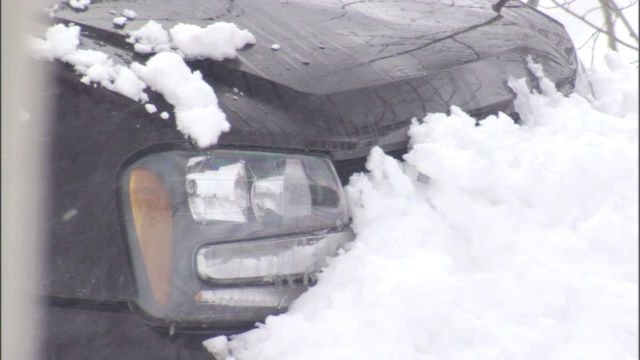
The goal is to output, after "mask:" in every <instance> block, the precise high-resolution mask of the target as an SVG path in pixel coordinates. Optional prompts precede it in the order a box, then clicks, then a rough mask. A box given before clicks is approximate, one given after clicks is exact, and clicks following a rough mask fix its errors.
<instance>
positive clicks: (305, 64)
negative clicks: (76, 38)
mask: <svg viewBox="0 0 640 360" xmlns="http://www.w3.org/2000/svg"><path fill="white" fill-rule="evenodd" d="M493 2H494V1H483V0H466V1H453V0H452V1H439V0H438V1H435V0H433V1H422V2H398V1H370V2H366V1H365V2H348V1H346V0H327V1H311V0H302V1H285V0H282V1H277V0H235V1H202V0H188V1H179V2H165V1H160V0H148V1H140V0H134V1H131V0H128V1H127V0H125V1H108V2H107V1H104V2H94V3H92V4H91V5H90V7H89V10H87V11H80V12H79V11H75V10H73V9H71V8H65V9H62V10H60V11H58V12H57V14H56V16H57V17H58V18H59V19H64V20H67V21H72V22H74V23H76V24H78V25H80V26H81V27H82V29H83V30H84V31H85V32H84V34H85V38H84V39H83V46H86V47H89V48H96V49H98V50H100V51H103V52H107V53H110V54H112V55H115V57H116V58H119V59H122V61H123V62H125V63H126V62H129V61H140V62H144V61H145V58H144V57H140V56H138V55H137V54H134V53H133V52H132V46H131V44H129V43H127V42H126V41H125V39H126V37H127V36H128V35H127V31H128V30H135V29H138V28H140V27H142V26H143V25H144V24H146V22H147V21H148V20H155V21H157V22H159V23H160V24H162V25H163V26H164V28H165V29H166V30H168V29H170V28H171V27H173V26H174V25H175V24H178V23H188V24H196V25H200V26H207V25H210V24H212V23H213V22H216V21H226V22H232V23H235V24H236V25H238V26H239V27H240V28H243V29H248V30H249V31H250V32H251V33H253V34H254V35H255V37H256V39H257V43H256V44H255V45H253V46H249V47H247V48H245V49H244V50H243V51H240V53H239V55H238V58H237V59H234V60H227V61H223V62H215V61H210V60H203V61H195V62H191V63H190V65H191V67H192V68H194V69H198V70H200V71H201V72H202V73H203V75H204V77H205V80H207V81H208V82H209V83H210V84H211V85H212V87H213V88H214V89H215V91H216V94H217V95H218V98H219V99H220V102H221V107H222V108H223V110H224V111H225V113H226V114H227V116H228V118H229V121H230V123H231V125H232V131H231V132H230V133H228V134H225V135H223V136H222V137H221V139H220V143H221V144H234V145H259V146H266V147H274V146H275V147H287V148H304V149H316V150H327V151H332V152H338V153H339V152H343V151H347V152H353V151H356V150H361V149H365V148H366V149H368V148H370V147H371V146H374V145H379V146H383V147H386V148H392V147H395V148H399V147H401V146H406V140H407V138H406V126H407V125H408V123H409V120H410V119H411V118H413V117H418V118H421V117H423V116H424V115H426V113H428V112H438V111H444V112H446V111H448V110H449V108H450V106H451V105H456V106H460V107H461V108H463V110H466V111H468V112H470V113H472V114H473V115H477V116H480V117H481V116H485V115H487V114H489V113H492V112H493V113H495V112H497V111H499V110H500V111H507V112H512V111H513V109H512V108H511V107H510V105H509V103H510V100H511V99H512V97H513V96H512V94H511V93H510V91H509V89H508V88H507V86H506V80H507V77H508V76H519V77H525V76H528V75H529V74H527V72H526V67H525V66H524V61H523V58H524V57H525V55H526V54H534V57H538V58H544V59H543V60H542V61H541V62H543V64H544V65H545V69H546V70H547V72H548V73H549V76H550V77H551V78H552V80H553V81H555V82H556V83H558V84H560V85H562V83H566V82H570V78H571V77H572V76H573V75H575V65H576V64H575V53H574V51H573V46H572V44H571V42H570V40H569V38H568V36H567V35H566V33H565V32H564V29H563V28H562V26H561V25H559V24H558V23H556V22H554V21H551V20H550V19H549V18H547V17H545V16H543V15H541V14H540V13H538V12H537V11H535V10H533V9H532V8H529V7H527V6H525V5H524V4H521V3H520V2H518V1H512V2H510V3H508V4H507V6H506V7H505V8H504V9H503V10H502V12H501V14H498V13H496V12H495V11H493V10H492V8H491V5H492V4H493ZM124 9H130V10H134V11H135V12H136V13H137V15H138V18H137V19H136V20H135V21H132V22H130V23H129V24H128V25H127V26H126V28H124V29H122V28H117V27H115V26H114V25H113V24H112V20H113V18H114V17H115V16H116V15H114V14H119V13H120V12H121V11H122V10H124ZM425 14H426V16H425ZM273 44H279V45H280V46H281V48H280V50H279V51H274V50H272V49H271V46H272V45H273ZM565 90H566V89H565ZM239 94H240V95H239ZM403 144H404V145H403ZM359 153H360V152H359ZM345 156H347V157H348V156H349V155H343V156H342V157H345Z"/></svg>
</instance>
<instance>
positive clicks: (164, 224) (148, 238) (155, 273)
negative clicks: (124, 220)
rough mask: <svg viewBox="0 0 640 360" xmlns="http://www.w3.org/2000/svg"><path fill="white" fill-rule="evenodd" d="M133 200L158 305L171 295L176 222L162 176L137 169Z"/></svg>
mask: <svg viewBox="0 0 640 360" xmlns="http://www.w3.org/2000/svg"><path fill="white" fill-rule="evenodd" d="M129 197H130V199H131V210H132V214H133V221H134V224H135V230H136V235H137V237H138V244H139V245H140V251H141V253H142V258H143V261H144V267H145V270H146V273H147V277H148V279H149V284H150V285H151V291H152V292H153V297H154V298H155V300H156V302H157V303H158V304H159V305H161V306H165V305H167V304H168V303H169V299H170V296H171V271H172V260H171V259H172V254H173V235H172V234H173V222H172V212H171V201H170V199H169V195H168V194H167V191H166V190H165V188H164V185H163V184H162V181H161V180H160V178H158V176H156V175H155V174H154V173H152V172H151V171H149V170H146V169H143V168H137V169H135V170H133V171H132V172H131V178H130V182H129Z"/></svg>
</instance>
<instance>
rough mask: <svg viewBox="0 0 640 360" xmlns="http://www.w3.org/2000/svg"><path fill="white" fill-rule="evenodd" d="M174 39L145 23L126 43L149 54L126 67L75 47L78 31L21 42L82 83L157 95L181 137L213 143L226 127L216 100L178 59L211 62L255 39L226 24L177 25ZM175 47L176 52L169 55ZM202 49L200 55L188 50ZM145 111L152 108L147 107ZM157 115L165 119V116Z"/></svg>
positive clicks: (61, 30)
mask: <svg viewBox="0 0 640 360" xmlns="http://www.w3.org/2000/svg"><path fill="white" fill-rule="evenodd" d="M123 15H125V16H122V17H116V18H115V19H113V22H114V24H118V25H125V24H126V22H127V21H128V19H130V18H135V17H136V16H137V15H136V14H135V12H133V11H131V10H124V11H123ZM171 32H172V36H173V37H174V38H175V39H174V40H175V41H176V44H175V46H173V45H172V42H171V39H170V36H169V33H168V32H166V31H165V30H164V29H163V28H162V25H160V24H159V23H157V22H155V21H153V20H150V21H149V22H148V23H147V24H145V25H144V26H143V27H142V28H141V29H139V30H136V31H131V32H130V33H129V34H130V38H129V41H130V42H132V43H134V44H135V45H134V46H135V50H136V51H138V52H141V53H154V52H157V53H158V54H156V55H153V56H152V57H151V58H149V60H148V61H147V63H146V64H145V65H141V64H139V63H132V64H131V65H130V67H129V66H126V65H120V64H116V63H115V62H114V61H113V59H111V58H110V57H109V56H108V55H107V54H106V53H103V52H100V51H96V50H85V49H78V46H79V45H80V27H79V26H77V25H68V26H65V25H64V24H57V25H54V26H52V27H50V28H49V29H47V31H46V34H45V36H44V39H40V38H36V37H33V36H29V37H28V38H27V44H28V46H29V47H30V50H31V53H32V55H33V56H34V57H35V58H36V59H40V60H49V61H53V60H54V59H59V60H61V61H64V62H66V63H69V64H71V65H73V66H74V68H75V70H76V71H77V72H78V73H80V74H81V75H82V78H81V80H80V81H82V82H83V83H85V84H87V85H91V84H94V85H95V84H96V83H98V84H100V85H102V86H103V87H105V88H107V89H109V90H112V91H115V92H118V93H120V94H122V95H124V96H127V97H129V98H131V99H133V100H135V101H139V102H141V103H146V102H147V101H148V100H149V97H148V95H147V94H146V93H145V89H146V88H147V86H149V87H150V88H151V89H153V90H155V91H157V92H159V93H161V94H162V95H163V96H164V97H165V99H166V100H167V102H169V103H170V104H171V105H173V106H174V107H175V109H174V112H175V118H176V125H177V128H178V130H179V131H181V132H182V133H183V134H184V135H185V137H188V138H190V139H191V140H192V141H193V142H194V143H195V144H196V145H198V146H199V147H202V148H206V147H209V146H212V145H214V144H216V143H217V141H218V138H219V137H220V135H221V134H222V133H223V132H226V131H229V129H230V125H229V123H228V122H227V120H226V116H225V114H224V113H223V112H222V110H221V109H220V107H219V106H218V99H217V97H216V95H215V92H214V91H213V89H212V88H211V86H210V85H209V84H207V83H206V82H205V81H204V80H203V79H202V74H200V72H198V71H195V72H192V71H191V69H190V68H189V66H188V65H187V64H186V63H185V61H184V59H183V56H186V57H191V58H201V57H210V58H212V59H214V60H222V59H230V58H234V57H235V56H237V50H239V49H241V48H242V47H244V46H245V45H247V44H253V43H255V37H254V36H253V35H252V34H251V33H249V32H248V31H247V30H240V29H239V28H238V27H237V26H236V25H234V24H230V23H224V22H220V23H214V24H212V25H210V26H208V27H207V28H204V29H202V28H200V27H197V26H195V25H185V24H178V25H176V26H175V27H174V28H172V29H171ZM173 47H176V48H177V49H176V51H175V52H174V51H172V50H173ZM198 48H205V49H206V51H196V50H194V49H198ZM147 105H149V106H146V107H145V108H146V110H147V111H148V112H149V113H155V112H156V111H157V109H156V108H155V106H153V105H151V104H147ZM160 117H161V118H163V119H168V118H169V114H168V113H167V112H162V113H160Z"/></svg>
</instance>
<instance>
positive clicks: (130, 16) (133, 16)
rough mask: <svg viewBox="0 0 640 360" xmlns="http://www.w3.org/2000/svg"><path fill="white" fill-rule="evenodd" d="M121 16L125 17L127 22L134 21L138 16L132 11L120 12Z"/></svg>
mask: <svg viewBox="0 0 640 360" xmlns="http://www.w3.org/2000/svg"><path fill="white" fill-rule="evenodd" d="M122 16H124V17H126V18H127V19H129V20H134V19H136V18H137V17H138V14H136V12H135V11H133V10H129V9H124V10H122Z"/></svg>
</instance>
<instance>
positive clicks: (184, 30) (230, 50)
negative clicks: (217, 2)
mask: <svg viewBox="0 0 640 360" xmlns="http://www.w3.org/2000/svg"><path fill="white" fill-rule="evenodd" d="M169 33H170V34H171V38H172V39H173V42H174V44H175V45H176V46H177V47H178V49H180V51H182V53H183V54H185V56H186V57H187V58H190V59H200V58H209V59H213V60H224V59H233V58H235V57H236V56H237V50H240V49H242V48H243V47H244V46H245V45H247V44H255V43H256V38H255V37H254V36H253V34H251V33H250V32H249V31H247V30H240V29H239V28H238V26H237V25H236V24H232V23H227V22H217V23H215V24H212V25H209V26H207V27H206V28H201V27H199V26H197V25H189V24H177V25H175V26H174V27H173V28H171V30H169Z"/></svg>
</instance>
